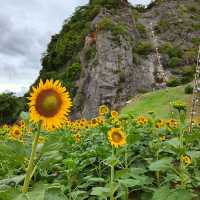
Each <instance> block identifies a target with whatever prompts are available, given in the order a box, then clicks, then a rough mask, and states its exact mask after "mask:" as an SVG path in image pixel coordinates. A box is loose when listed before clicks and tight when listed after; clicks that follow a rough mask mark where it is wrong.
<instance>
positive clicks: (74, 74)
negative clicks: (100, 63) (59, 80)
mask: <svg viewBox="0 0 200 200" xmlns="http://www.w3.org/2000/svg"><path fill="white" fill-rule="evenodd" d="M80 71H81V65H80V63H73V64H72V65H71V66H69V67H68V68H67V72H66V78H67V79H68V80H70V81H74V80H76V79H78V78H79V75H80Z"/></svg>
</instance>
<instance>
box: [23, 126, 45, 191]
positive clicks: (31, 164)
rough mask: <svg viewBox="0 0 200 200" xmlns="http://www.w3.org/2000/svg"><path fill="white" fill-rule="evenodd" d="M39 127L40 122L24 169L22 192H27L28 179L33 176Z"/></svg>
mask: <svg viewBox="0 0 200 200" xmlns="http://www.w3.org/2000/svg"><path fill="white" fill-rule="evenodd" d="M40 128H41V124H40V125H39V128H38V131H37V132H36V134H35V137H34V140H33V143H32V151H31V156H30V160H29V164H28V168H27V171H26V176H25V180H24V185H23V187H22V192H23V193H26V192H28V188H29V184H30V180H31V178H32V176H33V171H34V159H35V155H36V149H37V144H38V139H39V136H40Z"/></svg>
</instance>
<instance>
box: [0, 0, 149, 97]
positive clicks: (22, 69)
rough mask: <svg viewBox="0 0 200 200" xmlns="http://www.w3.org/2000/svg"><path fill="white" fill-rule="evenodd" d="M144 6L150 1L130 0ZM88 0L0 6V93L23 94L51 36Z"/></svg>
mask: <svg viewBox="0 0 200 200" xmlns="http://www.w3.org/2000/svg"><path fill="white" fill-rule="evenodd" d="M130 2H131V3H134V4H147V3H149V2H150V0H130ZM86 3H88V0H5V1H2V2H1V6H0V61H1V63H0V92H2V91H13V92H16V93H22V92H24V91H26V90H27V88H29V86H30V85H31V84H32V83H33V82H34V81H35V79H36V78H37V76H38V73H39V70H40V69H41V65H40V59H41V54H42V53H43V52H45V50H46V47H47V44H48V42H49V41H50V38H51V35H53V34H55V33H57V32H59V30H60V29H61V27H62V24H63V21H64V20H65V19H66V18H68V17H69V16H71V15H72V13H73V12H74V9H75V8H76V7H77V6H80V5H83V4H86Z"/></svg>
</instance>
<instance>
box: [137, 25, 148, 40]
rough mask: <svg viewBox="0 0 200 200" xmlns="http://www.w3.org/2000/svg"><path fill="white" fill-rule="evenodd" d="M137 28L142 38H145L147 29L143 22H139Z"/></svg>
mask: <svg viewBox="0 0 200 200" xmlns="http://www.w3.org/2000/svg"><path fill="white" fill-rule="evenodd" d="M136 28H137V30H138V31H139V33H140V36H141V38H143V39H145V38H147V30H146V27H145V26H144V25H143V24H141V23H137V24H136Z"/></svg>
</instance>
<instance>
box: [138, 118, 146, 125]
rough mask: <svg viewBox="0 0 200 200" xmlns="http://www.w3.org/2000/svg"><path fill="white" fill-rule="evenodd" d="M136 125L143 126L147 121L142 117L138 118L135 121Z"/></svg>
mask: <svg viewBox="0 0 200 200" xmlns="http://www.w3.org/2000/svg"><path fill="white" fill-rule="evenodd" d="M136 121H137V124H138V125H145V124H147V123H148V119H147V118H146V117H144V116H140V117H138V118H137V119H136Z"/></svg>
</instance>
